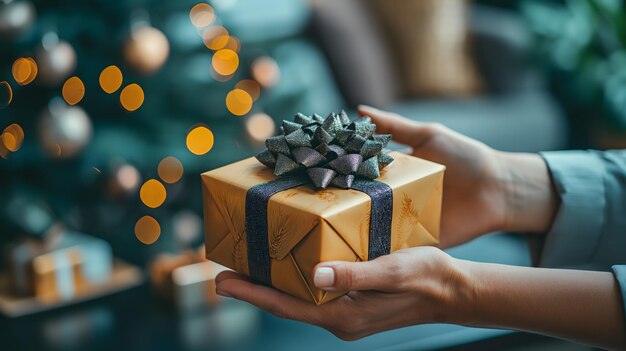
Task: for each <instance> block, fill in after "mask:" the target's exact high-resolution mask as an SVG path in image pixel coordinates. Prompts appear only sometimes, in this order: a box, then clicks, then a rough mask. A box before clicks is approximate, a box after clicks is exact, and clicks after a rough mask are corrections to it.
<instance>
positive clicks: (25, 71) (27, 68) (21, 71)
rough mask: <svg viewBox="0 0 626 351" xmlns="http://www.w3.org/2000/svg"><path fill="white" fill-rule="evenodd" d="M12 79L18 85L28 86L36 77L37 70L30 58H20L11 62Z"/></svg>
mask: <svg viewBox="0 0 626 351" xmlns="http://www.w3.org/2000/svg"><path fill="white" fill-rule="evenodd" d="M11 70H12V73H13V79H15V82H17V84H19V85H27V84H30V83H31V82H32V81H33V80H35V78H36V77H37V73H38V72H39V69H38V67H37V63H36V62H35V60H33V59H32V58H31V57H20V58H18V59H17V60H15V62H13V67H12V69H11Z"/></svg>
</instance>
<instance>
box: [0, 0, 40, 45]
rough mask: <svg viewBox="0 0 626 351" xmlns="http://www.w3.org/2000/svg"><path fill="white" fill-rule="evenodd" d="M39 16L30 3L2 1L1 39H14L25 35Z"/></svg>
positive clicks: (0, 6) (0, 5)
mask: <svg viewBox="0 0 626 351" xmlns="http://www.w3.org/2000/svg"><path fill="white" fill-rule="evenodd" d="M36 16H37V14H36V11H35V6H34V5H33V4H32V3H31V2H30V1H9V2H6V1H5V2H2V1H0V38H3V39H13V38H15V37H17V36H19V35H21V34H24V33H25V32H26V31H27V30H28V29H30V27H31V26H32V24H33V22H34V21H35V17H36Z"/></svg>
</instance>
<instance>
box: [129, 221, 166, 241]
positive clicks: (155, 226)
mask: <svg viewBox="0 0 626 351" xmlns="http://www.w3.org/2000/svg"><path fill="white" fill-rule="evenodd" d="M135 236H136V237H137V240H139V241H140V242H142V243H143V244H146V245H150V244H154V243H155V242H156V241H157V240H158V239H159V236H161V226H160V225H159V222H158V221H157V220H156V219H154V217H152V216H143V217H141V218H139V220H138V221H137V223H135Z"/></svg>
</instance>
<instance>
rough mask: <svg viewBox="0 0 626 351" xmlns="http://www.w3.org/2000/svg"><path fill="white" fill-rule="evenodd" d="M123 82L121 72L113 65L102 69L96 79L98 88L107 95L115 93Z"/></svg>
mask: <svg viewBox="0 0 626 351" xmlns="http://www.w3.org/2000/svg"><path fill="white" fill-rule="evenodd" d="M123 80H124V76H123V75H122V71H120V69H119V68H118V67H117V66H114V65H113V66H109V67H107V68H105V69H103V70H102V72H101V73H100V77H99V78H98V82H99V83H100V87H101V88H102V90H104V91H105V92H106V93H107V94H113V93H114V92H116V91H117V90H118V89H119V88H120V87H121V86H122V81H123Z"/></svg>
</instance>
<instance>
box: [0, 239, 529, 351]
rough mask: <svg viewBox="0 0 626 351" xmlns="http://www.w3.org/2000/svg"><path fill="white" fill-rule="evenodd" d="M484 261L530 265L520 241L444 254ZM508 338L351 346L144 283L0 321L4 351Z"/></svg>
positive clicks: (430, 330) (244, 309)
mask: <svg viewBox="0 0 626 351" xmlns="http://www.w3.org/2000/svg"><path fill="white" fill-rule="evenodd" d="M448 252H449V253H450V254H451V255H453V256H456V257H460V258H466V259H474V260H481V261H490V262H498V263H509V264H518V265H528V264H529V259H528V251H527V246H526V243H525V241H524V240H523V238H521V237H515V236H510V235H501V234H498V235H489V236H485V237H483V238H480V239H479V240H477V241H475V242H473V243H471V244H469V245H464V246H461V247H458V248H454V249H452V250H449V251H448ZM506 333H508V332H507V331H502V330H493V329H475V328H466V327H460V326H454V325H443V324H433V325H421V326H414V327H408V328H403V329H398V330H393V331H389V332H385V333H381V334H378V335H374V336H371V337H368V338H365V339H362V340H359V341H356V342H344V341H342V340H340V339H337V338H336V337H334V336H333V335H332V334H330V333H328V332H327V331H325V330H323V329H321V328H317V327H314V326H310V325H306V324H303V323H298V322H293V321H288V320H283V319H279V318H276V317H274V316H272V315H269V314H267V313H265V312H263V311H260V310H258V309H256V308H254V307H252V306H250V305H248V304H246V303H243V302H239V301H235V300H230V301H228V302H227V303H225V304H223V305H222V306H221V307H219V308H216V309H207V310H204V311H194V312H193V313H186V314H181V313H180V312H177V311H176V310H175V309H174V308H173V307H171V306H170V304H169V303H168V302H167V301H163V300H161V299H160V298H158V297H157V296H155V294H154V292H153V291H152V290H151V288H150V286H149V285H147V284H145V285H142V286H140V287H137V288H134V289H131V290H128V291H125V292H121V293H117V294H114V295H111V296H107V297H104V298H101V299H98V300H94V301H90V302H85V303H81V304H78V305H74V306H70V307H66V308H62V309H58V310H54V311H49V312H45V313H40V314H36V315H32V316H26V317H20V318H15V319H9V318H5V317H0V340H1V345H2V346H1V347H0V349H2V350H100V349H102V350H129V349H130V350H233V351H236V350H294V349H298V350H300V351H306V350H312V351H313V350H315V351H319V350H324V349H327V350H390V351H391V350H398V351H400V350H430V349H439V348H444V347H451V346H455V345H461V344H465V343H468V342H473V341H477V340H482V339H486V338H493V337H497V336H500V335H503V334H506Z"/></svg>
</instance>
